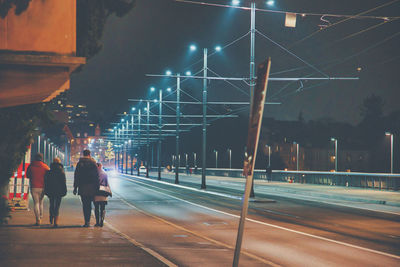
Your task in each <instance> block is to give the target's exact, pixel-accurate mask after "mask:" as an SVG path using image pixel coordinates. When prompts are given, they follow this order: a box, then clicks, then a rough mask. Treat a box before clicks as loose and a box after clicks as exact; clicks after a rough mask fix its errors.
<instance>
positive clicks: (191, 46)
mask: <svg viewBox="0 0 400 267" xmlns="http://www.w3.org/2000/svg"><path fill="white" fill-rule="evenodd" d="M189 49H190V51H192V52H193V51H196V50H197V47H196V46H195V45H193V44H192V45H190V46H189Z"/></svg>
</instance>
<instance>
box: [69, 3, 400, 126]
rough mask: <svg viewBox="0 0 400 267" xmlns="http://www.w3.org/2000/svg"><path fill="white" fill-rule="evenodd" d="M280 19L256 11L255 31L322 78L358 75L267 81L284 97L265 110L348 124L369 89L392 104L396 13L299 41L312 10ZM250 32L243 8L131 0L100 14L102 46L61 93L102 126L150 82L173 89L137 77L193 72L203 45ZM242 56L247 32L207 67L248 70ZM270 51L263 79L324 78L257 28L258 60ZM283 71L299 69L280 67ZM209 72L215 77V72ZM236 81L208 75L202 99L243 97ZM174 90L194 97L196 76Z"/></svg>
mask: <svg viewBox="0 0 400 267" xmlns="http://www.w3.org/2000/svg"><path fill="white" fill-rule="evenodd" d="M204 1H207V2H213V3H221V4H226V3H230V1H224V0H221V1H216V0H204ZM243 2H244V1H242V3H243ZM389 2H395V3H393V4H391V5H388V6H387V7H384V8H379V9H376V10H374V11H372V12H370V13H367V14H365V15H368V16H385V17H393V16H400V1H391V0H385V1H383V0H363V1H355V0H350V1H349V0H332V1H331V0H325V1H321V0H276V1H275V3H276V4H275V7H273V8H270V9H273V10H282V11H292V12H299V13H302V12H307V13H322V14H326V13H329V14H343V15H354V14H357V13H361V12H363V11H366V10H369V9H372V8H375V7H377V6H380V5H383V4H385V3H389ZM243 5H248V4H245V3H243ZM258 7H259V8H267V6H266V5H265V1H259V4H258ZM325 19H327V20H328V21H329V22H330V23H332V24H334V23H336V22H338V21H340V20H343V19H344V18H335V17H329V16H328V17H325ZM284 20H285V15H284V14H275V13H266V12H257V13H256V28H257V29H258V31H260V32H262V33H263V34H264V35H266V36H268V37H269V38H271V39H272V40H274V41H275V42H277V43H279V44H281V45H283V46H284V47H287V48H289V50H290V51H292V52H293V53H294V54H296V55H297V56H298V57H300V58H302V59H304V60H305V61H307V62H308V63H310V64H313V65H314V66H316V67H317V68H318V69H319V70H320V71H322V72H324V73H326V74H327V75H329V76H332V77H360V80H359V81H329V82H321V81H308V82H304V83H303V88H302V89H300V90H299V92H296V90H297V89H298V88H299V87H301V84H300V83H299V82H295V83H292V84H289V83H288V82H271V83H270V84H269V87H268V94H267V101H274V102H281V103H282V104H281V105H279V106H278V105H269V106H267V107H266V109H265V111H264V113H265V116H268V117H273V118H275V119H280V120H296V119H297V117H298V114H299V112H302V113H303V116H304V118H305V119H306V120H310V119H312V120H315V119H320V118H328V117H329V118H333V119H335V120H337V121H343V122H349V123H352V124H356V123H358V122H359V121H360V115H359V114H360V105H361V103H362V101H363V99H364V98H365V97H367V96H369V95H371V94H372V93H374V94H376V95H379V96H381V97H382V98H383V99H384V101H385V106H384V112H385V114H388V113H390V112H392V111H394V110H398V109H399V106H398V103H397V102H398V99H399V97H400V90H399V82H400V75H399V74H400V73H399V66H400V57H399V55H400V49H399V48H400V34H399V32H400V30H399V29H400V19H398V20H394V21H389V22H386V23H384V24H383V25H380V26H377V27H376V28H374V29H371V30H368V31H365V32H363V33H361V34H359V35H356V36H353V37H349V35H351V34H354V33H357V32H359V31H362V30H365V29H368V28H370V27H372V26H374V25H378V24H380V23H382V22H383V20H382V19H351V20H348V21H346V22H343V23H340V24H338V25H335V26H332V27H329V28H327V29H326V30H323V31H321V32H319V33H317V34H315V35H313V36H312V37H310V38H308V39H306V40H304V41H301V42H298V41H299V40H301V39H303V38H304V37H306V36H308V35H310V34H311V33H313V32H315V31H317V30H318V29H319V26H318V25H320V24H321V23H322V21H321V20H320V16H306V17H304V18H302V17H301V16H297V27H296V28H286V27H285V26H284ZM325 24H326V23H325ZM249 29H250V12H249V11H245V10H238V9H231V8H221V7H213V6H204V5H195V4H187V3H179V2H175V1H173V0H137V5H136V7H135V8H134V9H132V10H131V12H130V13H128V14H127V15H126V16H124V17H123V18H117V17H115V16H112V17H110V18H109V19H108V21H107V24H106V27H105V32H104V35H103V44H104V47H103V49H102V50H101V52H100V53H99V54H98V55H96V56H95V57H94V58H93V59H91V60H90V61H89V62H88V63H87V65H86V66H85V67H84V69H83V70H82V71H81V72H80V73H78V74H74V75H73V76H72V78H71V89H70V91H69V93H68V95H69V97H70V99H71V100H72V101H75V102H79V103H84V104H87V106H88V109H89V113H90V114H91V115H92V116H93V118H94V119H95V120H99V121H100V122H101V123H102V124H103V125H104V126H110V125H109V124H107V123H110V122H113V121H116V120H117V119H118V116H117V114H118V113H122V112H124V111H127V110H128V108H129V107H132V106H133V103H132V102H128V98H143V99H147V98H149V97H150V95H149V94H150V91H149V88H150V86H155V87H156V88H167V87H168V86H174V82H175V81H174V80H173V79H170V80H168V79H167V78H149V77H146V76H145V74H147V73H153V74H164V73H165V71H166V70H167V69H170V70H172V71H173V72H174V73H176V72H180V73H184V72H185V71H186V70H189V69H190V70H191V71H192V73H195V72H197V71H200V70H201V68H202V48H208V49H209V51H210V53H211V52H213V51H214V47H215V45H221V46H225V45H227V44H229V43H231V42H233V41H235V40H237V39H238V38H240V37H242V36H243V35H245V34H246V33H247V32H248V31H249ZM395 34H398V35H395ZM346 37H349V38H346ZM344 38H346V39H344ZM191 43H195V44H196V45H197V46H198V48H199V49H198V50H197V51H196V52H194V53H190V52H189V49H188V47H189V45H190V44H191ZM249 56H250V35H247V36H246V37H244V38H243V39H241V40H239V41H238V42H236V43H234V44H232V45H231V46H229V47H227V48H226V49H224V50H223V51H222V52H220V53H218V54H214V55H212V56H210V57H209V64H208V66H209V68H210V69H211V70H212V71H214V72H215V73H217V74H218V75H221V76H226V77H248V76H249ZM268 56H271V58H272V69H271V77H305V76H310V77H321V76H322V74H320V73H315V70H313V69H312V68H310V67H307V65H306V64H304V63H303V62H301V61H300V60H298V59H296V58H295V57H293V56H292V55H289V54H288V53H287V52H285V51H283V50H282V49H280V48H278V47H277V46H276V45H274V44H272V43H271V42H270V41H268V40H267V39H265V38H264V37H262V36H261V35H257V37H256V64H258V63H260V62H261V61H263V60H264V59H265V58H266V57H268ZM196 62H197V63H196ZM194 63H196V64H194ZM193 64H194V65H193ZM189 66H190V67H189ZM357 68H361V71H357ZM290 69H297V70H295V71H290V72H283V71H285V70H290ZM209 75H210V76H211V75H212V76H214V74H213V73H209ZM234 85H235V87H232V86H231V85H229V84H227V83H225V82H221V81H212V82H211V83H210V84H209V101H248V100H249V96H248V92H249V88H248V86H247V85H246V84H244V83H243V82H234ZM285 85H288V86H287V87H284V86H285ZM236 87H238V88H239V89H240V90H239V89H238V88H236ZM182 88H183V90H184V91H186V92H188V93H189V94H191V95H192V96H194V97H195V98H198V99H201V90H202V83H201V81H188V82H185V83H184V84H182ZM154 97H155V95H154V96H151V98H154ZM188 111H190V110H189V109H188V107H187V108H186V110H184V112H187V113H190V112H188Z"/></svg>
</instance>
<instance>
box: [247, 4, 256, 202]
mask: <svg viewBox="0 0 400 267" xmlns="http://www.w3.org/2000/svg"><path fill="white" fill-rule="evenodd" d="M250 13H251V17H250V20H251V23H250V109H249V110H250V111H251V110H252V109H253V101H252V99H253V95H254V86H255V84H256V83H255V79H256V78H255V62H254V61H255V35H256V2H255V1H254V0H252V2H251V12H250ZM250 197H251V198H254V197H255V194H254V181H253V180H252V183H251V189H250Z"/></svg>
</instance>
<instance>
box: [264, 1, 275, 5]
mask: <svg viewBox="0 0 400 267" xmlns="http://www.w3.org/2000/svg"><path fill="white" fill-rule="evenodd" d="M266 3H267V6H274V5H275V1H273V0H268V1H267V2H266Z"/></svg>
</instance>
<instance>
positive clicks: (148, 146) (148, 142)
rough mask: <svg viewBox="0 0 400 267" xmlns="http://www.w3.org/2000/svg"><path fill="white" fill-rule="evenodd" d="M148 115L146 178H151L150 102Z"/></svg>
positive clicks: (147, 108) (147, 109) (148, 103)
mask: <svg viewBox="0 0 400 267" xmlns="http://www.w3.org/2000/svg"><path fill="white" fill-rule="evenodd" d="M146 111H147V113H146V115H147V125H146V131H147V143H146V177H147V178H149V162H150V125H149V124H150V102H149V101H147V107H146Z"/></svg>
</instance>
